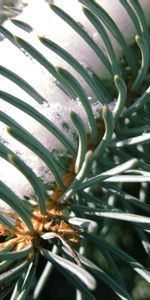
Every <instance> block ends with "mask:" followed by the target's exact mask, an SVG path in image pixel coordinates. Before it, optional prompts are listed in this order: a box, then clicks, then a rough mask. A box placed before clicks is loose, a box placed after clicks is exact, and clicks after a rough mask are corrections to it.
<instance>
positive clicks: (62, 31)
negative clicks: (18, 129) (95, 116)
mask: <svg viewBox="0 0 150 300" xmlns="http://www.w3.org/2000/svg"><path fill="white" fill-rule="evenodd" d="M97 2H98V3H99V4H101V5H102V6H103V7H104V8H105V9H106V11H108V13H109V14H110V15H111V17H112V18H113V19H114V20H115V22H116V24H117V25H118V26H119V28H120V30H121V31H122V32H123V34H124V37H125V38H126V40H127V41H128V43H129V44H130V43H132V42H133V40H134V36H135V34H136V31H135V28H134V26H133V24H132V22H131V20H130V19H129V17H128V15H127V13H126V11H125V10H124V8H123V7H122V6H121V4H120V3H119V0H109V1H103V0H98V1H97ZM140 2H141V4H142V6H143V9H144V11H145V14H146V18H147V20H148V22H150V19H149V18H148V16H149V13H150V5H149V0H141V1H140ZM54 3H55V4H56V5H58V6H59V7H61V8H62V9H63V10H64V11H65V12H67V13H68V14H69V15H70V16H72V17H73V18H74V19H75V20H76V21H77V22H79V23H80V24H82V26H83V28H84V29H85V30H86V31H87V32H88V33H89V34H90V36H91V37H93V39H94V40H95V41H96V43H97V44H98V45H99V46H100V47H101V49H103V50H104V45H103V42H102V41H101V39H100V37H99V36H98V35H97V32H96V31H95V28H94V27H93V26H92V24H91V23H90V22H89V21H88V20H87V19H86V17H85V16H84V14H83V12H82V9H81V4H80V3H79V2H78V1H77V0H69V1H68V0H63V1H62V0H55V1H54ZM108 3H109V4H108ZM17 19H19V20H22V21H24V22H27V23H29V24H30V25H31V26H32V27H33V29H34V30H33V32H31V33H26V32H24V31H23V30H21V29H19V28H17V27H16V26H15V25H13V24H12V22H11V21H9V20H8V21H6V22H5V24H4V26H5V28H7V29H8V30H10V31H11V32H12V33H13V34H15V35H17V36H20V37H22V38H24V39H25V40H27V41H28V42H30V43H31V44H32V45H33V46H34V47H36V48H37V49H38V50H39V51H40V52H42V53H43V55H44V56H45V57H46V58H47V59H48V60H49V61H50V62H51V63H52V64H53V65H54V66H61V67H63V68H66V69H67V70H68V71H69V72H71V74H72V75H73V76H75V78H76V79H77V80H78V81H79V82H80V84H81V86H82V87H83V88H84V90H85V91H86V93H87V96H88V97H90V98H91V99H92V103H94V102H95V95H94V94H93V91H92V90H91V89H90V87H89V86H88V85H87V83H86V82H85V81H84V79H83V78H82V77H81V76H80V75H79V74H78V73H77V72H76V71H75V70H74V69H73V68H72V67H71V66H69V65H68V64H67V63H66V62H64V61H63V60H62V59H61V58H60V57H58V56H57V55H56V54H55V53H53V52H52V51H50V50H48V49H47V48H45V47H44V46H43V45H42V44H41V43H40V42H39V40H38V38H37V35H39V36H45V37H48V38H50V39H51V40H52V41H54V42H55V43H57V44H58V45H60V46H61V47H62V48H63V49H65V50H67V51H68V52H69V53H70V54H71V55H73V56H74V57H75V58H76V59H77V61H79V62H80V63H81V64H82V65H84V67H85V68H87V69H88V68H89V69H92V70H93V71H94V72H96V73H97V74H98V75H99V76H100V77H101V78H108V76H109V74H108V72H107V71H106V69H105V67H104V66H103V64H102V63H101V61H100V60H99V59H98V57H97V56H96V55H95V54H94V52H93V50H92V49H91V48H90V47H89V46H88V45H87V43H86V42H85V41H84V40H83V39H82V38H81V37H80V36H79V35H78V34H77V33H76V32H75V31H74V30H73V29H71V28H70V26H69V25H67V24H66V23H65V22H64V21H63V20H61V19H60V18H59V17H58V16H57V15H56V14H55V13H54V12H53V11H52V10H51V9H50V8H49V7H48V4H47V3H46V2H45V1H44V0H31V1H30V3H29V5H28V6H27V7H26V8H25V9H24V11H23V12H22V13H21V14H20V15H19V16H18V17H17ZM111 40H112V42H113V46H114V48H115V51H116V53H117V54H118V55H121V51H122V50H121V49H120V47H119V45H118V44H117V42H116V41H115V40H114V39H113V38H112V37H111ZM104 51H105V50H104ZM0 64H1V65H2V66H5V67H6V68H8V69H10V70H12V71H13V72H15V73H16V74H18V75H19V76H21V77H22V78H23V79H24V80H26V81H27V82H28V83H30V84H31V85H32V86H33V87H34V88H35V89H36V90H37V91H38V92H39V93H40V94H41V95H42V96H43V97H44V98H45V99H46V100H47V102H48V105H47V107H45V106H44V105H40V104H38V103H36V102H35V100H34V99H32V98H31V97H30V96H29V95H28V94H27V93H25V92H23V91H22V89H20V88H19V87H18V86H17V85H15V84H14V83H12V82H11V81H9V80H8V79H6V78H4V77H2V76H0V90H3V91H6V92H7V93H10V94H12V95H14V96H16V97H18V98H20V99H21V100H23V101H25V102H26V103H29V104H30V105H32V106H33V107H34V108H36V109H37V110H38V111H39V112H41V113H42V114H43V115H44V116H46V117H47V118H48V119H49V120H51V121H52V122H54V124H55V125H56V126H57V127H58V128H59V129H61V130H62V131H63V133H64V134H65V135H66V136H68V138H69V139H70V140H72V142H74V140H73V136H72V128H73V125H72V123H71V120H70V116H69V113H70V111H72V110H74V111H75V112H76V113H78V114H79V115H80V117H81V118H82V119H83V122H84V124H85V126H86V127H87V128H88V122H87V117H86V114H85V112H84V109H83V107H82V105H81V103H80V102H79V101H74V100H72V99H70V98H69V97H68V96H67V95H66V94H65V93H64V92H63V91H62V90H61V89H59V87H58V86H57V82H56V80H54V78H53V77H52V76H51V75H50V74H49V73H48V72H47V71H46V70H45V69H44V68H43V67H41V65H40V64H38V63H37V62H36V61H35V60H32V59H31V58H28V57H27V56H25V55H24V54H23V53H22V52H21V51H20V50H19V49H17V48H16V47H15V46H14V45H12V44H11V43H10V42H9V41H8V40H7V39H4V40H3V41H2V42H0ZM112 100H113V99H112ZM100 109H101V106H100V104H99V103H96V102H95V104H94V106H93V111H94V113H95V112H97V113H98V112H99V111H100ZM1 110H2V111H4V112H6V113H7V114H8V115H9V116H11V117H12V118H14V119H15V120H16V121H17V122H18V123H19V124H20V125H21V126H23V127H24V128H25V129H26V130H28V131H29V132H30V133H31V134H32V135H33V136H34V137H36V138H37V139H38V140H39V141H40V142H41V143H42V144H43V145H44V146H45V147H46V148H47V149H48V150H49V151H52V150H54V149H56V150H60V149H62V150H64V149H63V147H62V145H61V144H60V143H59V142H58V140H57V139H56V138H55V137H54V136H53V135H52V134H51V133H50V132H48V130H47V129H45V128H43V126H42V125H40V124H39V123H38V122H36V121H35V120H33V119H32V118H31V117H30V116H28V115H26V114H25V113H24V112H22V111H20V110H19V109H17V108H15V107H13V106H11V105H10V104H7V103H5V102H4V101H3V100H1ZM64 121H65V123H67V124H68V126H69V128H70V130H67V129H65V128H64V127H63V123H64ZM0 137H1V139H3V140H5V143H6V144H7V146H8V147H9V148H10V149H11V150H13V151H14V152H15V153H17V154H18V155H19V156H20V157H21V158H22V159H23V160H24V161H25V162H26V163H27V164H28V165H29V166H30V167H31V168H32V169H33V170H34V172H35V173H36V174H37V175H38V176H40V177H42V178H43V180H45V181H46V182H47V181H52V180H53V176H52V174H50V172H48V169H47V167H46V165H45V164H44V163H43V162H42V161H41V160H40V159H39V158H38V157H37V156H36V155H35V154H33V152H32V151H30V150H29V149H27V148H26V147H25V146H23V145H22V144H20V143H19V142H17V141H16V140H15V139H14V138H12V137H11V136H10V135H9V134H8V133H7V131H6V125H5V124H3V123H2V122H0ZM0 180H2V181H3V182H4V183H6V184H7V185H8V186H9V187H10V188H11V189H12V190H13V191H14V192H16V193H17V194H18V195H19V196H20V197H23V196H25V195H29V194H30V193H32V188H31V186H30V184H29V183H28V181H27V180H26V179H25V177H24V176H23V175H22V174H21V173H20V172H19V171H17V170H16V169H15V168H14V167H13V166H11V165H10V164H9V163H8V162H6V161H4V160H3V159H2V158H0Z"/></svg>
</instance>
